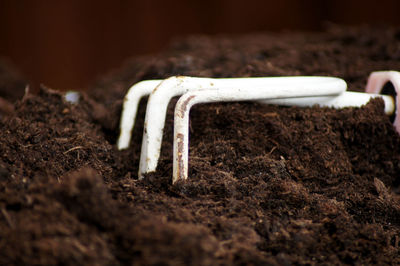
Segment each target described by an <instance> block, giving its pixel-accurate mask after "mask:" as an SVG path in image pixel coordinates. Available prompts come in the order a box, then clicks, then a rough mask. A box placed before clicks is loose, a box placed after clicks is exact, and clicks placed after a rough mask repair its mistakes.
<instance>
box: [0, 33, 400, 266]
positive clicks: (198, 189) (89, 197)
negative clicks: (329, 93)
mask: <svg viewBox="0 0 400 266" xmlns="http://www.w3.org/2000/svg"><path fill="white" fill-rule="evenodd" d="M387 69H392V70H400V31H398V30H397V31H396V30H394V29H388V28H376V29H372V28H368V27H365V28H358V29H349V28H341V27H331V28H329V29H328V30H327V31H326V32H322V33H301V34H300V33H282V34H262V35H246V36H237V37H235V36H218V37H213V38H210V37H206V36H194V37H188V38H184V39H181V40H177V41H176V42H175V43H174V44H172V45H171V46H170V48H169V49H168V50H166V51H165V52H164V53H161V54H159V55H155V56H148V57H142V58H136V59H133V60H131V61H128V62H127V63H126V65H125V66H123V67H122V68H121V69H119V70H116V71H114V72H113V73H111V74H109V75H107V76H105V77H104V78H103V79H101V80H99V81H98V82H97V83H96V84H95V85H93V87H92V88H91V89H90V90H89V91H88V93H87V94H83V95H82V96H81V99H80V102H79V104H70V103H68V102H66V101H65V99H64V97H63V95H62V94H61V93H60V92H57V91H54V90H51V89H48V88H44V87H43V88H42V89H41V90H40V92H39V93H38V94H35V95H34V94H29V93H28V94H25V96H24V97H23V98H22V99H21V100H20V101H18V102H17V103H16V104H15V106H14V105H13V110H12V112H9V113H8V114H7V115H5V116H4V117H3V118H2V119H1V122H0V139H1V142H0V151H1V152H0V264H1V265H14V264H20V265H36V264H41V265H54V264H62V265H293V264H294V265H320V264H322V265H338V264H355V265H365V264H379V265H383V264H390V265H394V264H400V247H399V241H400V234H399V233H400V197H399V195H398V194H397V191H398V187H399V184H400V137H399V135H398V133H396V131H395V130H394V128H393V127H392V124H391V121H390V118H389V117H387V116H385V114H384V113H383V102H382V101H381V100H374V101H371V102H370V103H369V104H368V105H366V106H364V107H362V108H346V109H342V110H333V109H329V108H319V107H313V108H296V107H290V108H289V107H279V106H267V105H260V104H256V103H224V104H206V105H199V106H196V107H194V108H193V111H192V113H191V132H190V134H191V135H190V138H191V143H190V175H189V180H188V181H186V182H178V183H177V184H176V185H172V184H171V172H172V125H173V122H172V113H173V104H171V105H170V107H169V111H168V117H167V122H166V131H165V133H164V141H163V147H162V155H161V160H160V164H159V167H158V169H157V172H155V173H152V174H149V175H147V176H146V178H145V179H144V180H137V170H138V160H139V152H140V146H141V132H142V129H143V128H142V124H143V115H144V112H145V106H144V104H142V106H141V108H140V110H139V119H138V122H137V124H136V125H137V126H136V127H135V129H134V131H133V139H132V143H131V147H130V148H129V149H128V150H125V151H118V150H117V149H116V146H115V141H116V137H117V135H118V121H119V115H120V110H121V104H122V99H123V97H124V95H125V93H126V91H127V90H128V88H129V86H130V85H132V84H133V83H135V82H137V81H139V80H143V79H153V78H165V77H168V76H171V75H190V76H205V77H241V76H282V75H329V76H339V77H342V78H344V79H345V80H346V81H347V82H348V85H349V88H350V89H352V90H363V88H364V86H365V84H366V80H367V77H368V75H369V73H370V72H371V71H376V70H387ZM10 86H12V85H10ZM388 86H390V85H388ZM10 88H12V87H10ZM1 97H4V99H6V100H7V101H9V102H13V98H12V97H11V96H7V95H4V96H1ZM143 103H144V102H143Z"/></svg>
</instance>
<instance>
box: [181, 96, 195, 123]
mask: <svg viewBox="0 0 400 266" xmlns="http://www.w3.org/2000/svg"><path fill="white" fill-rule="evenodd" d="M195 97H196V96H194V95H192V96H190V97H189V98H187V99H186V100H185V101H184V102H183V104H182V107H181V108H180V110H179V112H180V117H181V118H183V116H184V114H185V112H186V109H187V106H188V104H189V102H190V101H191V100H192V99H193V98H195Z"/></svg>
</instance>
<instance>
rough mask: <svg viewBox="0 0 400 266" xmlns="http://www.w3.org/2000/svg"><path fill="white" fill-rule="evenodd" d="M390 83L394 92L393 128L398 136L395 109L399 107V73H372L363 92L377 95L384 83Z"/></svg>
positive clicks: (398, 126) (398, 130)
mask: <svg viewBox="0 0 400 266" xmlns="http://www.w3.org/2000/svg"><path fill="white" fill-rule="evenodd" d="M388 82H391V83H392V84H393V87H394V90H395V91H396V96H395V99H394V102H395V107H396V109H395V119H394V121H393V126H394V127H395V129H396V131H397V132H398V133H399V134H400V117H399V116H398V115H397V112H398V110H397V107H398V106H400V72H397V71H376V72H372V73H371V74H370V75H369V77H368V82H367V86H366V88H365V92H367V93H376V94H379V93H381V92H382V89H383V87H384V86H385V84H386V83H388Z"/></svg>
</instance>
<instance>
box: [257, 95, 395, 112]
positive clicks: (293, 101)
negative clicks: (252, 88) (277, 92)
mask: <svg viewBox="0 0 400 266" xmlns="http://www.w3.org/2000/svg"><path fill="white" fill-rule="evenodd" d="M376 97H379V98H382V99H383V101H384V103H385V110H384V111H385V113H386V114H387V115H391V114H393V113H394V111H395V103H394V99H393V97H391V96H388V95H382V94H371V93H363V92H354V91H345V92H343V93H342V94H340V95H338V96H320V97H298V98H285V99H269V100H261V101H259V102H260V103H263V104H276V105H283V106H298V107H311V106H314V105H319V106H320V107H331V108H336V109H339V108H345V107H360V106H362V105H365V104H367V103H368V102H369V101H370V100H371V99H372V98H376Z"/></svg>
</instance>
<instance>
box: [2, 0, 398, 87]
mask: <svg viewBox="0 0 400 266" xmlns="http://www.w3.org/2000/svg"><path fill="white" fill-rule="evenodd" d="M399 11H400V1H398V0H380V1H373V0H363V1H362V0H354V1H351V0H326V1H321V0H298V1H296V0H278V1H262V0H192V1H190V0H187V1H184V0H169V1H156V0H142V1H134V0H132V1H106V0H97V1H83V0H69V1H67V0H65V1H46V0H0V56H5V57H7V58H8V59H10V61H12V62H13V63H14V64H15V65H16V66H17V67H18V68H19V69H20V70H21V72H22V74H23V75H24V76H25V77H27V78H28V79H29V80H30V81H31V82H32V83H33V84H39V83H44V84H46V85H48V86H50V87H52V88H55V89H62V90H66V89H84V88H86V87H87V86H88V85H89V84H90V83H91V82H93V80H94V79H95V78H96V77H98V76H99V75H101V74H104V73H106V72H107V71H109V70H111V69H113V68H115V67H118V66H120V65H121V64H122V62H123V61H124V60H125V59H126V58H128V57H131V56H135V55H140V54H147V53H154V52H158V51H160V50H161V49H163V48H164V47H165V46H166V45H167V44H168V42H169V41H170V40H171V39H172V38H174V37H175V36H182V35H187V34H198V33H203V34H219V33H233V34H240V33H248V32H260V31H282V30H307V31H318V30H321V29H323V27H324V25H325V23H326V22H333V23H337V24H345V25H360V24H380V25H391V26H396V27H400V15H399Z"/></svg>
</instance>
